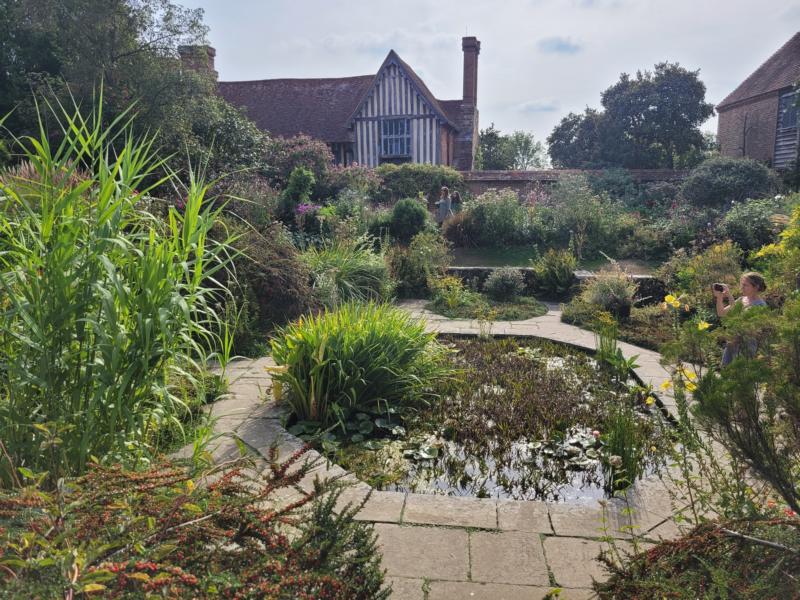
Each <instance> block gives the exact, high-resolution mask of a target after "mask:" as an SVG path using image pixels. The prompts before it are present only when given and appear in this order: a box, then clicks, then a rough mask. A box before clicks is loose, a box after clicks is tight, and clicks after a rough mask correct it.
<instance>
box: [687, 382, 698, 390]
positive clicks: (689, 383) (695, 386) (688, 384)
mask: <svg viewBox="0 0 800 600" xmlns="http://www.w3.org/2000/svg"><path fill="white" fill-rule="evenodd" d="M686 389H687V390H689V391H690V392H693V391H695V390H696V389H697V385H696V384H694V383H692V382H691V381H687V382H686Z"/></svg>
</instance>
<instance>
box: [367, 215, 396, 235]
mask: <svg viewBox="0 0 800 600" xmlns="http://www.w3.org/2000/svg"><path fill="white" fill-rule="evenodd" d="M366 220H367V234H368V235H369V236H370V237H371V238H373V239H376V240H382V239H384V238H386V237H387V236H388V235H389V230H390V227H391V224H392V211H390V210H385V209H379V210H376V211H374V212H372V213H370V214H369V215H368V216H367V218H366Z"/></svg>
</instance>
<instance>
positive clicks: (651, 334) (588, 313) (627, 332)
mask: <svg viewBox="0 0 800 600" xmlns="http://www.w3.org/2000/svg"><path fill="white" fill-rule="evenodd" d="M661 297H662V298H663V296H661ZM602 314H604V311H603V309H602V307H600V306H597V305H596V304H589V303H588V302H584V301H583V300H582V299H581V297H580V296H578V297H577V298H573V299H572V300H571V301H570V302H569V303H568V304H565V305H564V306H563V308H562V312H561V320H562V321H563V322H564V323H570V324H572V325H578V326H579V327H583V328H585V329H596V328H597V324H598V321H599V319H600V316H601V315H602ZM618 325H619V339H620V340H623V341H625V342H628V343H631V344H635V345H637V346H641V347H642V348H647V349H649V350H655V351H658V350H659V349H660V348H661V346H662V345H663V344H664V343H666V342H668V341H671V340H672V339H673V338H674V333H673V328H672V322H671V320H670V319H669V318H668V315H667V313H666V312H664V311H662V310H661V308H660V307H659V306H658V305H653V306H644V307H637V306H634V307H633V308H631V314H630V316H629V317H628V318H627V319H625V320H621V321H620V322H619V323H618Z"/></svg>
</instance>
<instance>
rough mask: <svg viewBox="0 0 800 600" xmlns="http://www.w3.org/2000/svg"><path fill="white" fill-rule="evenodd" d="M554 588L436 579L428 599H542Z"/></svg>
mask: <svg viewBox="0 0 800 600" xmlns="http://www.w3.org/2000/svg"><path fill="white" fill-rule="evenodd" d="M552 589H553V588H549V587H534V586H525V585H504V584H499V583H467V582H455V581H434V582H431V584H430V592H429V593H428V600H541V599H542V598H544V597H545V596H546V595H547V594H548V592H550V591H551V590H552ZM592 597H593V593H592V592H591V590H564V591H563V592H562V593H561V595H559V596H558V598H559V599H565V600H584V599H588V598H592ZM392 598H394V596H392Z"/></svg>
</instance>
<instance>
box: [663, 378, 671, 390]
mask: <svg viewBox="0 0 800 600" xmlns="http://www.w3.org/2000/svg"><path fill="white" fill-rule="evenodd" d="M671 387H672V382H671V381H670V380H669V379H665V380H664V381H663V382H662V383H661V389H662V390H664V391H667V390H668V389H669V388H671Z"/></svg>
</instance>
